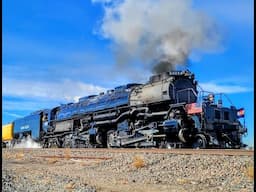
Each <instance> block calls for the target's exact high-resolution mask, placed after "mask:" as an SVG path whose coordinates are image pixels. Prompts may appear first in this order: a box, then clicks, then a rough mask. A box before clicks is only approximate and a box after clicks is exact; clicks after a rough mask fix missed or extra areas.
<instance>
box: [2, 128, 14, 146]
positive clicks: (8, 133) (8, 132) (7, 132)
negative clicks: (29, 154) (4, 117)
mask: <svg viewBox="0 0 256 192" xmlns="http://www.w3.org/2000/svg"><path fill="white" fill-rule="evenodd" d="M12 139H13V123H9V124H6V125H3V126H2V142H6V141H10V140H12Z"/></svg>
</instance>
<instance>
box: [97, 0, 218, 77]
mask: <svg viewBox="0 0 256 192" xmlns="http://www.w3.org/2000/svg"><path fill="white" fill-rule="evenodd" d="M93 2H99V1H97V0H93ZM100 2H105V3H104V4H103V6H104V11H105V12H104V17H103V18H102V21H101V26H100V29H99V31H100V34H101V35H102V36H103V37H104V38H106V39H110V40H112V41H113V44H114V52H115V53H116V58H117V64H118V66H125V65H126V64H129V63H130V61H131V60H134V59H135V60H140V61H142V62H140V63H143V64H142V65H144V67H146V68H149V69H150V70H151V71H152V72H153V73H161V72H166V71H170V70H175V68H176V66H177V65H186V63H187V61H188V59H189V56H190V54H191V52H192V51H193V50H196V51H201V52H209V51H212V50H215V49H217V48H218V46H219V44H220V41H221V37H220V34H219V32H218V30H217V27H216V25H215V23H214V22H213V21H212V20H211V19H210V18H209V17H208V16H207V15H205V14H204V13H202V12H200V11H198V10H196V9H194V8H193V5H192V1H190V0H172V1H170V0H159V1H152V0H143V1H137V0H124V1H111V0H108V1H100Z"/></svg>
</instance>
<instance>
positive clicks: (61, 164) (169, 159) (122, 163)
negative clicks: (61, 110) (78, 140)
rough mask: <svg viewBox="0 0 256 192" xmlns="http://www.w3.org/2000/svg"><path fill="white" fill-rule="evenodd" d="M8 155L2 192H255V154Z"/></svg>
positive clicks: (30, 151) (13, 151) (48, 152)
mask: <svg viewBox="0 0 256 192" xmlns="http://www.w3.org/2000/svg"><path fill="white" fill-rule="evenodd" d="M2 153H3V157H2V191H8V192H9V191H10V192H13V191H17V192H21V191H24V192H26V191H28V192H33V191H40V192H43V191H55V192H63V191H74V192H75V191H81V192H82V191H83V192H96V191H97V192H100V191H109V192H110V191H115V192H117V191H127V192H136V191H152V192H156V191H166V192H167V191H168V192H169V191H179V192H180V191H181V192H182V191H205V192H206V191H239V192H240V191H250V192H251V191H254V181H253V169H254V160H253V156H227V155H199V154H197V155H193V154H192V155H181V154H171V153H168V154H153V153H145V152H136V151H135V152H134V153H124V152H123V153H111V152H102V151H101V152H98V151H97V150H96V151H94V152H93V151H86V150H84V151H83V150H74V149H65V150H58V149H54V150H53V149H3V150H2ZM59 156H62V157H64V158H59ZM75 157H80V158H75Z"/></svg>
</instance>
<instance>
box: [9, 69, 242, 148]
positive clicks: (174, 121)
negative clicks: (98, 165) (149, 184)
mask: <svg viewBox="0 0 256 192" xmlns="http://www.w3.org/2000/svg"><path fill="white" fill-rule="evenodd" d="M197 87H198V86H197V81H195V78H194V74H192V73H191V72H190V71H171V72H166V73H162V74H159V75H154V76H152V77H151V78H150V80H149V81H148V82H147V83H146V84H127V85H124V86H119V87H116V88H115V89H113V90H108V91H107V92H106V93H100V94H99V95H90V96H87V97H83V98H80V99H79V102H77V103H68V104H65V105H61V106H57V107H55V108H53V109H46V110H40V111H36V112H34V113H32V114H31V115H29V116H27V117H24V118H21V119H17V120H15V121H14V122H13V139H12V142H18V141H19V140H20V139H21V138H22V137H24V136H26V135H31V137H32V138H33V139H34V140H37V141H39V142H40V143H41V144H42V145H43V147H74V148H75V147H79V148H80V147H159V148H162V147H167V148H170V147H173V148H176V147H186V148H191V147H193V148H242V147H245V144H243V143H242V136H243V135H244V134H245V133H246V132H247V129H246V128H245V127H244V126H243V125H242V124H241V123H240V121H239V117H238V116H237V113H238V112H240V113H241V110H240V111H238V110H237V109H236V108H235V107H234V106H230V107H223V106H222V100H218V102H217V103H216V102H215V100H216V99H215V97H216V95H214V94H212V93H210V94H208V95H205V94H202V93H201V92H199V91H198V90H197Z"/></svg>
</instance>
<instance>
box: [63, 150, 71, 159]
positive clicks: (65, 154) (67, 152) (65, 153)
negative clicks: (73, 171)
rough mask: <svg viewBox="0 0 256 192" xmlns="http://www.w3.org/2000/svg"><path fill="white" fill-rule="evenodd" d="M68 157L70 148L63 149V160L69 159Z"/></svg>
mask: <svg viewBox="0 0 256 192" xmlns="http://www.w3.org/2000/svg"><path fill="white" fill-rule="evenodd" d="M70 157H71V151H70V148H65V149H64V158H65V159H70Z"/></svg>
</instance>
